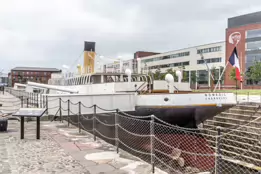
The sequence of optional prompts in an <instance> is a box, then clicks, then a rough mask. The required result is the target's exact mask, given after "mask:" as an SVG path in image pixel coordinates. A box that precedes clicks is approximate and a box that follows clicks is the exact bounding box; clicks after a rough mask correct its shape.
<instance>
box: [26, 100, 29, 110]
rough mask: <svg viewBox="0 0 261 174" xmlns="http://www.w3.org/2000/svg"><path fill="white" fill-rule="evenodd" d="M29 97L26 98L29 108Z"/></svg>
mask: <svg viewBox="0 0 261 174" xmlns="http://www.w3.org/2000/svg"><path fill="white" fill-rule="evenodd" d="M28 102H29V98H26V105H27V108H28V106H29V103H28Z"/></svg>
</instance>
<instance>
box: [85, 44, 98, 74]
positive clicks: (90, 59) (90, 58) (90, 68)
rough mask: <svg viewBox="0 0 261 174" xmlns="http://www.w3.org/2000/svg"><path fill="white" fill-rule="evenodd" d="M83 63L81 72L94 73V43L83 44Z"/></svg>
mask: <svg viewBox="0 0 261 174" xmlns="http://www.w3.org/2000/svg"><path fill="white" fill-rule="evenodd" d="M83 55H84V61H83V72H84V74H88V73H94V61H95V42H86V41H85V42H84V54H83Z"/></svg>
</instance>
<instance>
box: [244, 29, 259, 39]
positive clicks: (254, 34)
mask: <svg viewBox="0 0 261 174" xmlns="http://www.w3.org/2000/svg"><path fill="white" fill-rule="evenodd" d="M255 37H261V29H259V30H248V31H247V38H255Z"/></svg>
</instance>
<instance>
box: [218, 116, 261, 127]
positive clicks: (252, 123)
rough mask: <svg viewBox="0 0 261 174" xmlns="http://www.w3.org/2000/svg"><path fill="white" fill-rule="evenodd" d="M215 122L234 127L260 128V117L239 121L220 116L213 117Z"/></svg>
mask: <svg viewBox="0 0 261 174" xmlns="http://www.w3.org/2000/svg"><path fill="white" fill-rule="evenodd" d="M214 120H215V121H219V122H224V123H232V124H236V125H239V126H240V125H248V126H251V127H257V128H258V127H261V116H260V117H257V118H252V117H249V120H248V121H247V120H241V119H235V118H228V117H227V118H226V117H221V116H215V117H214Z"/></svg>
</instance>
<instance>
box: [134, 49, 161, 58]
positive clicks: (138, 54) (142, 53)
mask: <svg viewBox="0 0 261 174" xmlns="http://www.w3.org/2000/svg"><path fill="white" fill-rule="evenodd" d="M156 54H160V53H155V52H147V51H137V52H136V53H134V59H137V58H142V57H147V56H152V55H156Z"/></svg>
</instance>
